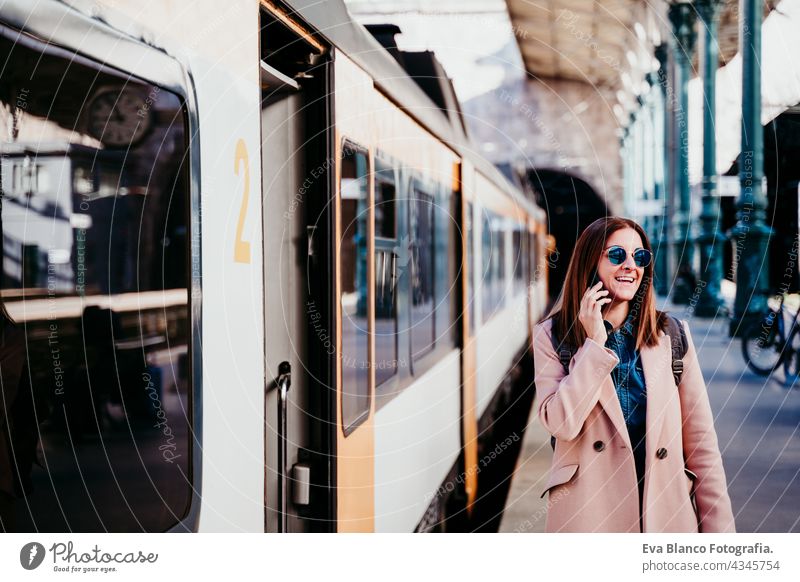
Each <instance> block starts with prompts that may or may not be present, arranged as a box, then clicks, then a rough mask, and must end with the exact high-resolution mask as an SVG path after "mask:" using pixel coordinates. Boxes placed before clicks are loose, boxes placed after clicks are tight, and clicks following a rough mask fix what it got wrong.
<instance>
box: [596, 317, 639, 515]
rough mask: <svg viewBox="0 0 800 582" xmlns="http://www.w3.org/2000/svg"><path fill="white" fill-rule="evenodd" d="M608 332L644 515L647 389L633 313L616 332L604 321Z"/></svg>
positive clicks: (612, 372)
mask: <svg viewBox="0 0 800 582" xmlns="http://www.w3.org/2000/svg"><path fill="white" fill-rule="evenodd" d="M603 324H604V325H605V327H606V332H607V333H608V340H607V341H606V347H607V348H609V349H610V350H612V351H613V352H614V353H615V354H617V357H618V358H619V364H617V366H616V367H615V368H614V369H613V370H612V371H611V378H612V380H613V381H614V388H615V389H616V392H617V398H619V403H620V406H621V407H622V416H623V418H624V419H625V426H626V427H627V428H628V436H630V439H631V445H632V446H633V458H634V462H635V464H636V477H637V481H638V482H639V510H640V513H641V503H642V494H643V490H644V465H645V432H646V426H645V420H646V417H647V388H646V386H645V381H644V369H643V368H642V360H641V358H640V357H639V356H640V355H639V350H637V349H636V336H635V332H636V330H635V327H634V314H633V313H630V314H628V317H627V318H626V319H625V321H624V322H623V324H622V325H621V326H620V327H619V328H618V329H617V330H616V331H612V330H613V326H612V325H611V323H609V322H608V321H605V320H603Z"/></svg>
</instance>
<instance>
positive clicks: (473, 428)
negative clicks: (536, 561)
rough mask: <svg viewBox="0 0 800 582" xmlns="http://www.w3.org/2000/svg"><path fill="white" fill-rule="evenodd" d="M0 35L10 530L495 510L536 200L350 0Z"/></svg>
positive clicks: (465, 523)
mask: <svg viewBox="0 0 800 582" xmlns="http://www.w3.org/2000/svg"><path fill="white" fill-rule="evenodd" d="M0 44H2V49H3V50H2V51H0V55H4V56H3V62H2V69H0V80H1V81H2V83H1V84H0V102H1V103H2V108H1V109H0V125H2V129H3V131H4V133H5V137H4V140H3V142H2V146H1V147H2V150H0V153H2V164H1V165H0V168H1V169H2V182H1V183H2V211H1V212H0V228H1V229H2V232H3V269H2V295H1V297H2V319H3V322H2V324H3V330H2V345H1V346H0V349H1V350H2V352H1V355H0V376H2V378H0V379H2V390H3V408H2V411H1V412H2V416H0V426H2V431H0V465H2V466H0V471H1V472H0V475H1V476H2V479H1V480H0V519H1V520H2V528H3V529H4V530H6V531H71V532H79V531H146V532H156V531H254V532H264V531H267V532H290V531H291V532H295V531H297V532H303V531H336V532H345V531H465V530H469V531H471V530H476V529H482V528H486V527H489V528H490V527H491V526H490V525H487V524H491V523H492V522H493V520H494V521H496V520H497V515H498V514H499V511H501V510H502V503H499V505H498V500H500V501H502V499H501V498H502V495H500V496H499V497H498V491H502V490H503V486H502V484H503V483H504V482H505V483H507V481H508V476H509V472H510V470H511V469H513V463H514V460H515V453H514V452H513V451H514V450H515V447H516V449H517V450H518V447H519V442H520V438H521V434H522V431H523V430H524V426H525V424H526V421H527V413H528V411H529V410H528V409H529V406H530V400H531V399H532V368H531V365H530V361H531V360H530V358H531V354H530V344H531V341H530V338H531V333H532V328H533V324H534V322H535V321H537V320H538V319H539V317H540V316H541V315H542V310H543V309H544V302H545V300H546V297H547V287H546V286H547V264H546V261H545V256H546V244H547V232H546V225H545V222H544V213H543V211H542V210H541V209H539V208H538V207H536V206H535V204H534V203H533V202H532V201H531V200H530V199H528V198H526V197H525V196H524V195H523V194H521V193H520V192H519V191H518V190H517V189H516V188H515V187H514V186H512V185H511V184H510V183H509V182H508V181H506V180H505V179H504V178H503V176H502V175H500V173H499V172H498V171H497V170H496V169H495V168H494V167H493V166H492V165H491V164H489V163H488V162H486V161H485V160H483V159H482V158H480V156H478V155H476V154H475V153H474V152H473V150H472V146H471V144H470V142H469V140H468V139H467V138H466V137H465V135H464V132H463V131H461V130H459V129H458V128H457V127H454V124H453V123H452V120H451V119H449V118H448V116H447V115H445V114H443V112H442V111H441V109H439V108H438V107H437V106H436V105H435V104H434V103H433V101H431V99H430V98H429V97H428V96H427V95H426V94H425V92H424V91H423V90H422V89H421V88H420V86H419V85H418V84H417V83H415V82H414V80H413V79H411V78H410V77H409V76H408V74H407V73H406V71H404V69H403V68H402V67H401V66H400V64H398V62H397V61H396V60H395V59H394V58H392V56H391V55H390V54H389V53H388V52H387V51H386V50H385V49H384V48H383V47H382V46H381V45H380V44H379V43H378V42H376V41H375V39H374V38H373V37H372V36H371V35H370V34H369V33H368V32H367V31H366V30H365V29H364V28H363V27H361V26H360V25H358V24H356V23H354V22H353V21H352V20H351V19H350V17H349V15H348V14H347V11H346V9H345V7H344V5H343V4H342V3H341V2H338V1H328V2H323V3H320V2H311V1H296V2H286V3H281V2H277V1H273V0H261V1H260V2H258V1H256V0H235V1H232V2H229V3H227V4H226V5H225V7H224V9H223V8H220V5H219V3H217V2H212V1H210V0H202V1H197V2H191V3H186V2H177V1H166V2H158V3H157V5H154V6H153V7H152V9H147V10H144V9H143V8H142V4H141V2H133V1H127V0H123V1H120V0H113V1H112V0H108V1H104V0H100V1H92V2H90V1H82V0H70V1H66V2H62V1H58V0H40V1H38V2H36V3H29V2H26V1H24V0H10V1H7V2H4V3H3V4H2V7H0ZM462 129H463V128H462ZM526 403H527V405H526ZM526 406H527V408H526ZM514 410H515V411H516V413H515V414H511V412H510V411H514Z"/></svg>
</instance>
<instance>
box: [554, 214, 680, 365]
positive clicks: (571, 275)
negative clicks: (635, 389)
mask: <svg viewBox="0 0 800 582" xmlns="http://www.w3.org/2000/svg"><path fill="white" fill-rule="evenodd" d="M623 228H632V229H633V230H635V231H636V232H637V233H639V236H640V237H641V238H642V245H643V248H645V249H647V250H649V251H651V252H652V250H653V249H652V247H651V246H650V239H649V238H648V237H647V233H646V232H645V231H644V229H643V228H642V227H641V226H639V225H638V224H637V223H636V222H634V221H633V220H631V219H629V218H620V217H616V216H606V217H603V218H598V219H597V220H595V221H594V222H593V223H592V224H590V225H589V226H588V227H587V228H586V230H584V231H583V232H582V233H581V235H580V237H578V242H577V243H575V250H574V251H573V253H572V258H571V259H570V261H569V267H567V276H566V279H565V280H564V286H563V287H562V288H561V293H559V295H558V299H556V302H555V303H554V304H553V307H552V308H551V309H550V313H548V314H547V316H545V317H544V319H543V320H542V321H545V320H547V319H550V318H552V319H553V329H552V331H553V333H554V334H555V337H557V338H558V339H559V340H560V341H561V342H564V343H565V344H567V345H569V346H572V347H574V348H579V347H581V346H582V345H583V342H584V341H586V337H587V335H586V330H585V329H584V328H583V325H582V324H581V322H580V321H579V319H578V313H579V312H580V308H581V299H582V298H583V294H584V293H586V289H588V288H589V283H590V279H591V277H592V275H593V274H594V271H595V269H596V268H597V264H598V262H599V261H600V256H601V254H602V252H603V249H604V248H606V240H607V239H608V237H610V236H611V235H612V234H613V233H615V232H617V231H618V230H622V229H623ZM653 262H654V261H651V262H650V264H649V265H648V266H647V267H645V269H644V276H643V277H642V282H641V284H640V285H639V289H637V291H636V295H634V297H633V299H632V300H631V301H630V303H631V305H630V310H631V312H634V325H635V330H636V334H635V335H636V349H637V350H638V349H640V348H641V347H642V346H655V345H657V344H658V331H659V330H664V329H665V328H666V314H665V313H664V312H662V311H657V310H656V300H655V293H654V292H653V286H652V284H651V283H652V281H653Z"/></svg>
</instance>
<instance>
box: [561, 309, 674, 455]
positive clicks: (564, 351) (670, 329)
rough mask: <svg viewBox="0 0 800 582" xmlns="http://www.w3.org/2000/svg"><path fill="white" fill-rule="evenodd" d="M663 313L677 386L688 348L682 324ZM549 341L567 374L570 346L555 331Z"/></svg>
mask: <svg viewBox="0 0 800 582" xmlns="http://www.w3.org/2000/svg"><path fill="white" fill-rule="evenodd" d="M664 315H665V316H666V318H667V327H666V329H665V330H664V331H666V333H667V335H668V336H669V337H670V341H671V344H672V376H673V378H675V387H676V388H677V387H678V386H680V385H681V376H682V375H683V356H685V355H686V350H688V349H689V346H688V343H687V341H686V330H685V329H683V325H681V322H680V321H679V320H678V318H677V317H675V316H674V315H670V314H669V313H665V314H664ZM675 338H677V339H678V341H675ZM550 341H551V343H552V344H553V349H554V350H555V352H556V353H557V354H558V359H559V360H560V361H561V365H562V366H563V367H564V374H569V363H570V361H572V354H573V353H574V352H573V350H572V346H569V345H567V344H566V343H563V342H561V341H559V339H558V338H557V337H556V334H555V333H551V334H550ZM550 446H551V447H553V448H554V449H555V446H556V437H554V436H551V437H550Z"/></svg>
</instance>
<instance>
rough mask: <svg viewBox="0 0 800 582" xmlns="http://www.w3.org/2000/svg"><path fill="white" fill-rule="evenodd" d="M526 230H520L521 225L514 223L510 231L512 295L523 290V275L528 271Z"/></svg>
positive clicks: (518, 293)
mask: <svg viewBox="0 0 800 582" xmlns="http://www.w3.org/2000/svg"><path fill="white" fill-rule="evenodd" d="M526 235H527V232H523V231H522V227H521V226H519V225H516V226H515V227H514V230H513V232H512V248H513V250H512V252H513V257H512V261H513V263H514V281H513V288H514V295H520V294H522V293H524V291H525V287H526V285H525V275H526V273H527V272H528V251H527V248H526V247H527V236H526Z"/></svg>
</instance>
